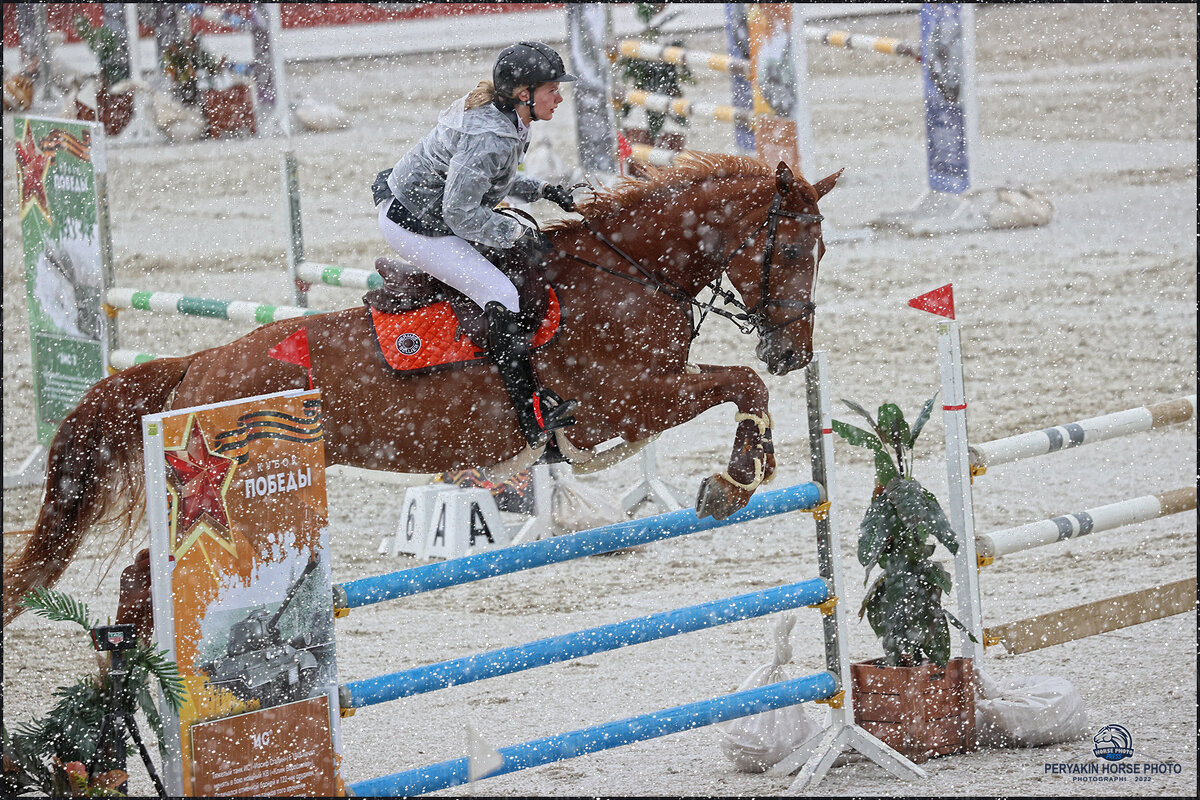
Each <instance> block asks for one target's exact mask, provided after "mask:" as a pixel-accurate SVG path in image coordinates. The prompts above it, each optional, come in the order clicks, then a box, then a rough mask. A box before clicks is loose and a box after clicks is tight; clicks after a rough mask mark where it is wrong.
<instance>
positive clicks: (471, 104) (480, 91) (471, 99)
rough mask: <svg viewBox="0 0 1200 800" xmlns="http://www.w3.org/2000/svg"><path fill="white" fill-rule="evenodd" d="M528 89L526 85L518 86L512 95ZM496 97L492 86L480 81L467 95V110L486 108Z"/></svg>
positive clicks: (487, 82) (494, 88) (488, 82)
mask: <svg viewBox="0 0 1200 800" xmlns="http://www.w3.org/2000/svg"><path fill="white" fill-rule="evenodd" d="M528 88H529V87H528V86H526V85H521V86H518V87H517V88H516V89H514V90H513V95H514V96H515V95H517V94H519V93H520V91H521V90H522V89H528ZM497 96H498V95H497V93H496V87H495V86H493V85H492V82H491V81H480V82H479V85H478V86H476V87H475V88H474V89H472V90H471V91H470V92H469V93H468V94H467V106H466V107H467V110H468V111H469V110H470V109H472V108H482V107H483V106H486V105H487V104H488V103H490V102H492V101H493V100H495V99H496V97H497Z"/></svg>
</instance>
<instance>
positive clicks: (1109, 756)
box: [1092, 725, 1133, 761]
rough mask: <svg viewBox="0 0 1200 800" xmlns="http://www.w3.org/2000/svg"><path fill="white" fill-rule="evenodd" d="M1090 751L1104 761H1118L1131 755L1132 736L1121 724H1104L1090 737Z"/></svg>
mask: <svg viewBox="0 0 1200 800" xmlns="http://www.w3.org/2000/svg"><path fill="white" fill-rule="evenodd" d="M1092 745H1093V747H1092V752H1093V753H1094V754H1095V755H1096V758H1103V759H1104V760H1105V761H1120V760H1121V759H1123V758H1129V757H1130V756H1132V755H1133V737H1132V736H1130V735H1129V731H1128V730H1126V729H1125V727H1123V726H1121V725H1105V726H1104V727H1103V728H1101V729H1100V730H1099V731H1098V732H1097V733H1096V735H1095V736H1093V737H1092Z"/></svg>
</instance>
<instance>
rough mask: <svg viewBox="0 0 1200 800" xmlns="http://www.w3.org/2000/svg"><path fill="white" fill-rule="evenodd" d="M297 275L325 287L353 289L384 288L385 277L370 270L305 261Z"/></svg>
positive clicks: (298, 269)
mask: <svg viewBox="0 0 1200 800" xmlns="http://www.w3.org/2000/svg"><path fill="white" fill-rule="evenodd" d="M296 275H297V277H299V278H300V279H301V280H303V281H307V282H308V283H320V284H324V285H325V286H343V287H348V288H351V289H382V288H383V276H381V275H380V274H379V273H378V272H375V271H373V270H369V269H355V268H354V267H335V266H333V265H332V264H318V263H315V262H312V261H305V262H302V263H301V264H299V265H298V266H297V267H296Z"/></svg>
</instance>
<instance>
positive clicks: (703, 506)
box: [696, 475, 753, 519]
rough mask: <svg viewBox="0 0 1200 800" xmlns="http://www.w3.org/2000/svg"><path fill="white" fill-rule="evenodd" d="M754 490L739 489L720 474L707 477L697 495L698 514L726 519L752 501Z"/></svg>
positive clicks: (703, 516)
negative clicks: (751, 496)
mask: <svg viewBox="0 0 1200 800" xmlns="http://www.w3.org/2000/svg"><path fill="white" fill-rule="evenodd" d="M752 494H753V492H752V491H746V490H745V489H739V488H738V487H736V486H734V485H732V484H731V483H729V482H728V481H726V480H725V479H724V478H722V477H721V476H720V475H713V476H712V477H709V478H705V479H704V480H703V481H702V482H701V483H700V492H699V494H697V495H696V516H697V517H698V518H700V519H704V518H705V517H712V518H714V519H725V518H727V517H728V516H729V515H731V514H733V513H734V512H735V511H738V510H740V509H741V508H742V507H743V506H745V505H746V503H748V502H750V495H752Z"/></svg>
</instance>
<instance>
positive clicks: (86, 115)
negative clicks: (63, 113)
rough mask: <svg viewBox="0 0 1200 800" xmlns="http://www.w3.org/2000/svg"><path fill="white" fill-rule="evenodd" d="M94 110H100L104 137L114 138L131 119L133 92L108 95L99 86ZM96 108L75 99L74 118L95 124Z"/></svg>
mask: <svg viewBox="0 0 1200 800" xmlns="http://www.w3.org/2000/svg"><path fill="white" fill-rule="evenodd" d="M96 108H99V109H100V120H99V121H100V122H101V123H102V124H103V125H104V133H105V135H106V136H116V135H117V134H119V133H120V132H121V131H123V130H125V126H126V125H128V124H129V120H131V119H133V92H126V93H125V94H109V93H108V89H106V88H105V87H103V86H101V87H100V88H99V89H97V90H96ZM96 108H93V107H91V106H89V105H88V104H87V103H85V102H83V101H81V100H79V99H76V100H75V118H76V119H81V120H84V121H86V122H96V121H97V120H96Z"/></svg>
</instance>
